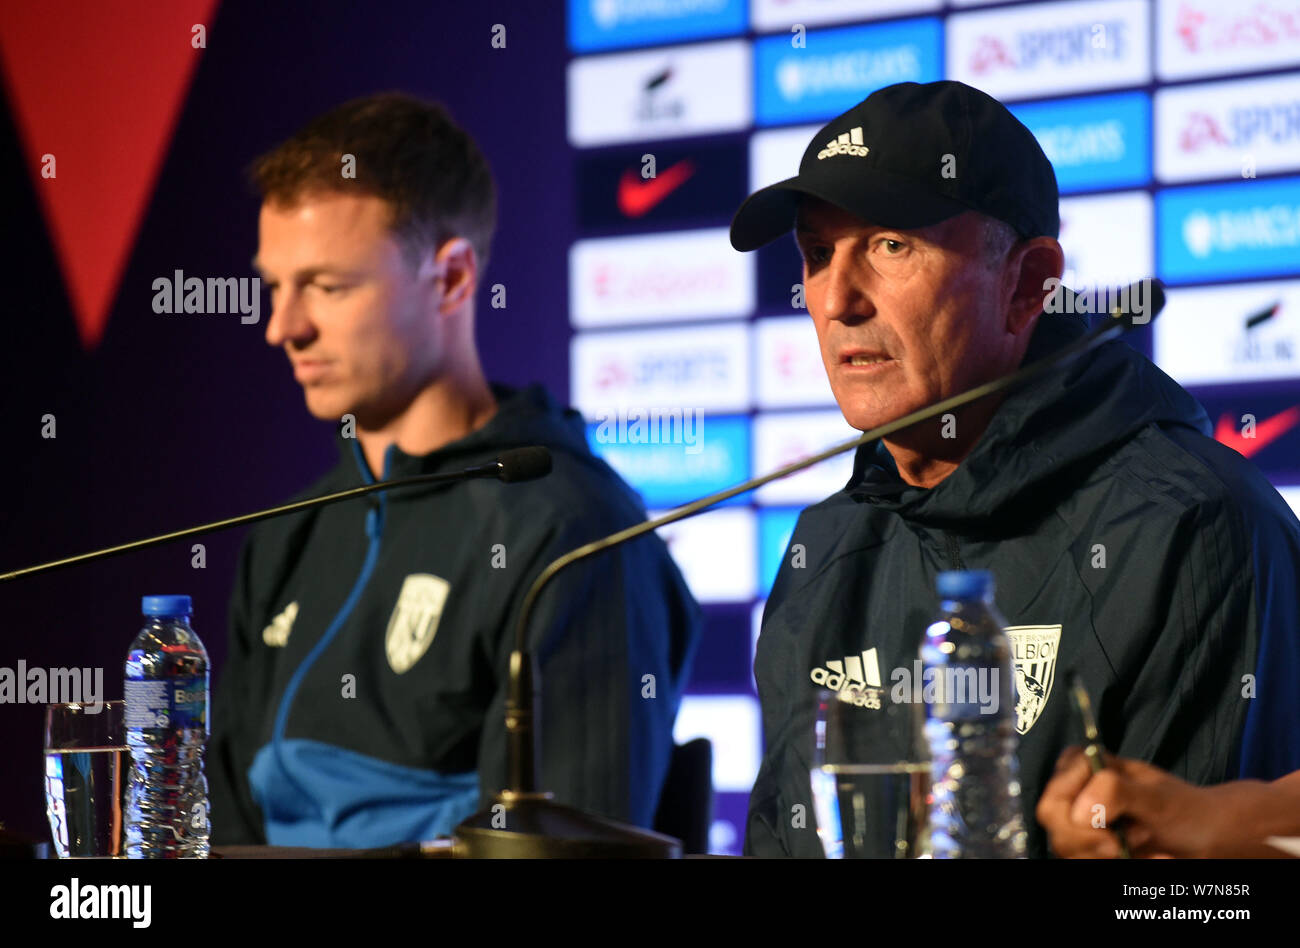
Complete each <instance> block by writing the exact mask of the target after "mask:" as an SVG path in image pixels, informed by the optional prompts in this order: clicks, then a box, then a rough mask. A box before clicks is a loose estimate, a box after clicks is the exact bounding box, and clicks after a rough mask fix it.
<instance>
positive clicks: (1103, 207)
mask: <svg viewBox="0 0 1300 948" xmlns="http://www.w3.org/2000/svg"><path fill="white" fill-rule="evenodd" d="M1152 221H1153V215H1152V210H1151V195H1149V194H1147V192H1145V191H1125V192H1122V193H1119V194H1104V195H1100V196H1098V197H1079V198H1062V199H1061V247H1062V249H1063V250H1064V251H1065V274H1064V276H1063V277H1062V278H1061V282H1062V283H1064V284H1065V285H1066V286H1068V287H1070V288H1071V289H1086V288H1091V287H1110V286H1113V287H1118V286H1126V285H1127V284H1129V283H1132V282H1133V281H1135V280H1140V279H1142V278H1144V277H1150V276H1151V275H1152V274H1153V273H1154V272H1155V271H1154V266H1155V264H1154V262H1153V260H1152V253H1153V237H1152V226H1153V224H1152Z"/></svg>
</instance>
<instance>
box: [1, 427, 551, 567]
mask: <svg viewBox="0 0 1300 948" xmlns="http://www.w3.org/2000/svg"><path fill="white" fill-rule="evenodd" d="M550 472H551V452H550V451H548V450H546V448H543V447H540V446H533V447H527V448H512V449H511V450H509V451H504V452H502V453H501V454H500V455H499V456H498V457H497V459H496V460H495V461H491V462H489V463H487V464H480V465H478V466H477V467H468V468H465V469H464V470H463V471H454V472H452V473H448V474H415V475H413V476H411V477H399V478H397V479H396V480H391V481H376V482H375V483H373V484H362V485H361V486H360V487H350V488H348V489H347V490H340V491H335V492H334V493H331V494H322V495H320V496H319V497H308V498H307V499H306V500H298V501H294V502H293V503H289V504H281V505H280V506H278V507H268V508H267V509H265V510H258V511H255V512H253V513H248V514H243V515H241V516H238V517H230V518H228V519H226V520H215V521H213V522H212V523H204V524H200V525H199V526H197V527H187V528H186V529H184V530H175V531H173V532H171V533H162V534H159V535H158V536H153V537H146V538H145V539H143V540H133V541H132V542H130V543H122V544H119V545H118V546H110V547H105V548H104V549H102V550H94V551H92V552H90V553H80V554H78V555H76V556H69V557H65V558H64V559H61V560H53V561H51V562H49V563H40V564H38V565H36V566H27V567H24V568H23V569H16V570H12V571H10V572H8V573H0V583H2V582H7V581H9V580H11V579H18V578H19V577H21V576H32V575H35V574H36V573H43V572H45V571H47V570H52V569H58V568H60V567H63V566H72V565H74V564H76V563H88V562H90V561H91V560H98V559H102V558H104V557H108V556H116V555H117V554H119V553H127V552H130V551H131V550H143V549H145V548H146V547H151V546H157V545H158V544H160V543H170V542H171V541H173V540H183V539H185V538H187V537H193V536H198V535H200V534H203V533H212V532H215V531H217V530H227V529H229V528H230V527H238V526H242V525H243V524H246V523H253V522H254V521H257V520H266V519H268V518H270V517H278V516H280V515H281V514H290V513H297V512H298V511H300V510H310V509H311V508H312V507H322V506H324V505H325V504H333V503H337V502H339V501H340V500H349V499H351V498H353V497H362V496H364V495H366V494H373V493H374V492H375V491H381V490H393V489H396V488H402V487H416V486H419V485H422V484H454V483H457V482H459V481H467V480H473V479H474V478H478V477H494V478H496V479H498V480H500V481H503V482H504V483H507V484H517V483H519V482H521V481H531V480H536V479H537V478H539V477H545V476H546V475H547V474H549V473H550Z"/></svg>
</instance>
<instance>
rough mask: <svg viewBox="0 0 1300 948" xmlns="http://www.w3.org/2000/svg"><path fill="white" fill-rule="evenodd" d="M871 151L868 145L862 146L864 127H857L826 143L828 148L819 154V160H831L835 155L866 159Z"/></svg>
mask: <svg viewBox="0 0 1300 948" xmlns="http://www.w3.org/2000/svg"><path fill="white" fill-rule="evenodd" d="M868 151H870V149H869V148H867V146H866V145H864V144H862V126H861V125H855V126H853V127H852V128H851V129H849V130H848V131H847V132H845V133H844V134H842V135H840V136H839V137H837V138H833V139H831V140H830V141H828V142H827V143H826V147H825V148H823V149H822V150H821V151H819V152H817V160H818V161H820V160H821V159H823V158H830V157H832V156H834V155H850V156H852V157H854V158H865V157H866V156H867V152H868Z"/></svg>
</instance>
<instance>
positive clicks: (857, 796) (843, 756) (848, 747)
mask: <svg viewBox="0 0 1300 948" xmlns="http://www.w3.org/2000/svg"><path fill="white" fill-rule="evenodd" d="M923 723H924V708H923V707H922V706H920V705H916V704H895V703H893V702H892V701H891V700H890V696H889V692H888V690H887V689H880V688H870V687H857V686H853V685H845V686H844V687H843V688H841V689H840V690H839V691H829V690H825V689H823V690H822V692H821V693H820V694H819V695H818V707H817V723H816V732H815V735H814V745H813V746H814V755H813V766H812V770H811V773H810V775H809V776H810V778H811V781H812V790H813V806H814V809H815V811H816V817H817V835H818V837H819V838H820V839H821V842H822V849H823V850H824V851H825V853H826V858H828V859H918V858H928V857H929V856H930V825H929V824H930V761H929V754H928V753H927V752H926V751H925V749H924V748H925V745H924V741H923Z"/></svg>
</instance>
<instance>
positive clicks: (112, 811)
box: [45, 701, 131, 859]
mask: <svg viewBox="0 0 1300 948" xmlns="http://www.w3.org/2000/svg"><path fill="white" fill-rule="evenodd" d="M124 705H125V702H122V701H105V702H103V703H102V705H101V707H100V709H99V711H98V712H95V709H94V706H93V705H88V704H51V705H47V706H46V708H45V812H46V815H47V816H48V817H49V820H50V834H51V836H52V837H53V839H54V849H55V851H56V852H57V853H58V855H59V858H60V859H82V858H101V859H103V858H110V859H112V858H122V857H123V856H124V855H125V853H124V850H123V848H122V842H123V838H124V834H123V832H122V830H123V826H122V816H123V814H124V813H125V809H124V806H123V804H124V803H125V802H126V780H127V772H128V771H129V769H130V766H131V759H130V757H129V752H128V751H127V747H126V731H125V730H124V729H123V726H122V722H123V717H122V714H123V708H124Z"/></svg>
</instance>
